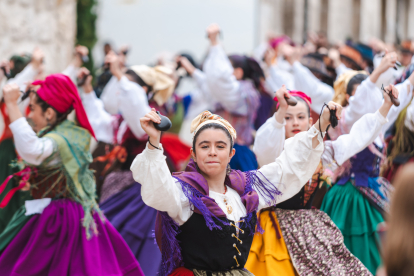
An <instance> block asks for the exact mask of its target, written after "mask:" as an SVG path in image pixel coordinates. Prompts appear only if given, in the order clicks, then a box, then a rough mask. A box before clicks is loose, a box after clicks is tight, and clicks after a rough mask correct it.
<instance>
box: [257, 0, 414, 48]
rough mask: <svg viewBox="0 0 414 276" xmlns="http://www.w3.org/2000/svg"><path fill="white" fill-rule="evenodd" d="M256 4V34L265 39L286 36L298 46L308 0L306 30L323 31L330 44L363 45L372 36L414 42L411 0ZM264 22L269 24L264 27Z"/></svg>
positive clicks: (288, 0)
mask: <svg viewBox="0 0 414 276" xmlns="http://www.w3.org/2000/svg"><path fill="white" fill-rule="evenodd" d="M258 1H259V5H260V8H259V9H258V11H259V13H260V14H258V15H257V16H258V17H259V18H260V22H262V24H260V25H259V28H260V29H259V30H257V31H258V32H259V33H260V35H259V37H261V38H264V37H265V34H266V33H268V32H269V31H273V32H275V33H278V34H282V33H284V34H287V35H289V36H291V38H292V39H293V40H294V41H295V42H298V43H301V42H302V41H303V29H304V23H305V22H304V19H305V16H304V11H305V9H304V7H305V2H306V1H307V3H308V4H307V7H308V9H307V10H308V17H307V28H308V30H311V31H315V32H318V31H324V32H325V33H326V34H327V36H328V40H329V41H330V42H331V43H335V42H337V41H338V40H342V41H343V40H345V39H347V38H352V39H354V40H358V41H361V42H364V43H367V42H368V41H369V40H370V38H372V37H376V38H380V39H382V40H384V41H386V42H391V43H394V42H397V40H400V41H401V40H405V39H414V0H258ZM292 5H293V11H292V10H291V6H292ZM286 7H289V8H288V9H287V8H286ZM268 9H271V11H269V10H268ZM292 15H293V20H292V18H291V16H292ZM273 17H276V18H278V19H275V18H273ZM265 22H271V23H270V24H269V23H267V24H265ZM292 28H293V29H292Z"/></svg>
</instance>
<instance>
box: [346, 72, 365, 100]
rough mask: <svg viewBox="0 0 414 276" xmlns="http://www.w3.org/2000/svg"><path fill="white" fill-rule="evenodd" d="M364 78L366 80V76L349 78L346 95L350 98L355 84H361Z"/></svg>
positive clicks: (359, 75)
mask: <svg viewBox="0 0 414 276" xmlns="http://www.w3.org/2000/svg"><path fill="white" fill-rule="evenodd" d="M366 78H368V75H365V74H357V75H355V76H353V77H352V78H351V80H350V81H349V82H348V85H347V86H346V93H347V94H348V95H349V96H352V91H353V90H354V85H355V84H361V82H363V81H364V80H365V79H366Z"/></svg>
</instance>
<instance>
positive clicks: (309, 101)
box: [273, 91, 312, 110]
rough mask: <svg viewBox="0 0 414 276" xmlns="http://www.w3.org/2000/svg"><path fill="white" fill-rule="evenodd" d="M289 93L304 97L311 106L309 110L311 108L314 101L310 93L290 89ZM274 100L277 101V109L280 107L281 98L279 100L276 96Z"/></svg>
mask: <svg viewBox="0 0 414 276" xmlns="http://www.w3.org/2000/svg"><path fill="white" fill-rule="evenodd" d="M289 94H290V95H291V96H294V97H299V98H302V99H304V100H305V102H306V103H307V104H308V106H309V110H310V109H311V107H310V104H311V103H312V99H311V98H310V97H309V96H308V95H306V94H305V93H303V92H302V91H289ZM273 100H274V101H275V102H277V105H276V109H277V108H279V100H278V99H277V98H276V97H274V98H273Z"/></svg>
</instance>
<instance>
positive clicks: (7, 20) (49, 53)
mask: <svg viewBox="0 0 414 276" xmlns="http://www.w3.org/2000/svg"><path fill="white" fill-rule="evenodd" d="M75 37H76V0H0V45H1V46H0V59H8V58H10V57H11V56H12V55H13V54H20V53H23V52H29V53H31V52H32V51H33V49H34V48H35V47H36V46H39V47H40V48H41V49H42V50H43V51H44V53H45V72H46V73H54V72H60V71H62V70H63V69H65V67H66V66H67V65H68V63H69V62H70V60H71V57H72V51H73V45H74V43H75Z"/></svg>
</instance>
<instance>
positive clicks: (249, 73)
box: [229, 55, 265, 91]
mask: <svg viewBox="0 0 414 276" xmlns="http://www.w3.org/2000/svg"><path fill="white" fill-rule="evenodd" d="M229 60H230V62H231V64H232V65H233V67H234V68H241V69H242V70H243V78H242V79H250V80H252V81H253V83H254V86H255V87H256V89H257V90H260V91H261V90H263V88H262V85H261V79H262V78H265V75H264V73H263V70H262V68H261V67H260V65H259V63H258V62H257V61H256V60H255V59H254V58H251V57H247V56H240V55H231V56H229Z"/></svg>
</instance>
